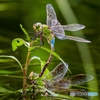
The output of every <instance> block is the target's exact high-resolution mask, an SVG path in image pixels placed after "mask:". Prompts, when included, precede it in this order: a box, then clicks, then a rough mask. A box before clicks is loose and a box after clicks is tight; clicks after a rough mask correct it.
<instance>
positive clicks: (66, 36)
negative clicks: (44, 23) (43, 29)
mask: <svg viewBox="0 0 100 100" xmlns="http://www.w3.org/2000/svg"><path fill="white" fill-rule="evenodd" d="M55 36H56V37H57V38H58V37H60V36H62V34H59V33H55ZM65 39H69V40H73V41H78V42H87V43H90V42H91V41H89V40H86V39H83V38H79V37H74V36H68V35H63V36H62V38H61V40H65Z"/></svg>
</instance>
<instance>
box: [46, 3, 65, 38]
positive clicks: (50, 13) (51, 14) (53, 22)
mask: <svg viewBox="0 0 100 100" xmlns="http://www.w3.org/2000/svg"><path fill="white" fill-rule="evenodd" d="M46 10H47V25H48V26H49V27H51V31H52V32H53V33H55V30H56V32H57V33H60V34H63V35H65V32H64V30H63V28H62V27H61V24H60V22H59V21H58V20H57V16H56V13H55V11H54V9H53V7H52V5H51V4H47V6H46ZM52 26H60V27H59V28H57V27H56V28H55V29H53V27H52ZM58 38H59V39H61V38H62V36H61V37H58Z"/></svg>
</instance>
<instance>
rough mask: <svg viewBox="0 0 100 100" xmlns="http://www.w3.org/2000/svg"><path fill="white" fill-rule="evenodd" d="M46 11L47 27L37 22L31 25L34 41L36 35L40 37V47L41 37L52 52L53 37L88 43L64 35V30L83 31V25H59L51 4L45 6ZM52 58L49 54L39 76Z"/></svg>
mask: <svg viewBox="0 0 100 100" xmlns="http://www.w3.org/2000/svg"><path fill="white" fill-rule="evenodd" d="M46 10H47V25H45V24H41V23H39V22H38V23H36V24H34V25H33V29H34V30H35V33H36V35H35V37H34V40H35V39H36V38H37V36H38V35H40V46H41V41H42V43H43V44H44V42H43V38H42V36H44V37H45V38H46V39H47V41H48V43H49V44H50V46H51V50H52V51H54V43H55V36H56V37H57V38H58V39H61V40H65V39H70V40H74V41H78V42H86V43H90V41H89V40H86V39H83V38H79V37H74V36H68V35H65V32H64V30H67V31H78V30H81V29H84V28H85V26H84V25H81V24H69V25H61V24H60V22H59V21H58V20H57V16H56V13H55V11H54V9H53V7H52V5H51V4H47V6H46ZM52 56H53V55H52V54H50V57H49V59H48V61H47V63H46V65H45V67H44V68H43V70H42V72H41V74H40V76H42V74H43V72H44V70H45V69H46V67H47V66H48V64H49V63H50V61H51V59H52Z"/></svg>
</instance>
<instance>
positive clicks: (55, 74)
mask: <svg viewBox="0 0 100 100" xmlns="http://www.w3.org/2000/svg"><path fill="white" fill-rule="evenodd" d="M66 65H67V66H68V64H67V63H66ZM67 70H68V69H67V68H66V66H65V65H64V64H63V63H60V64H58V65H57V66H56V67H55V68H54V70H52V71H51V72H50V73H48V74H47V75H46V76H45V77H44V80H45V81H46V84H47V85H48V84H49V85H50V84H53V83H55V82H59V81H60V80H61V79H62V78H63V77H64V76H65V74H66V72H67Z"/></svg>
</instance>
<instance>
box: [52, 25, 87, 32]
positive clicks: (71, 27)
mask: <svg viewBox="0 0 100 100" xmlns="http://www.w3.org/2000/svg"><path fill="white" fill-rule="evenodd" d="M61 27H62V28H63V29H64V30H67V31H78V30H81V29H84V28H85V26H84V25H81V24H69V25H56V26H51V29H52V30H60V28H61Z"/></svg>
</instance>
